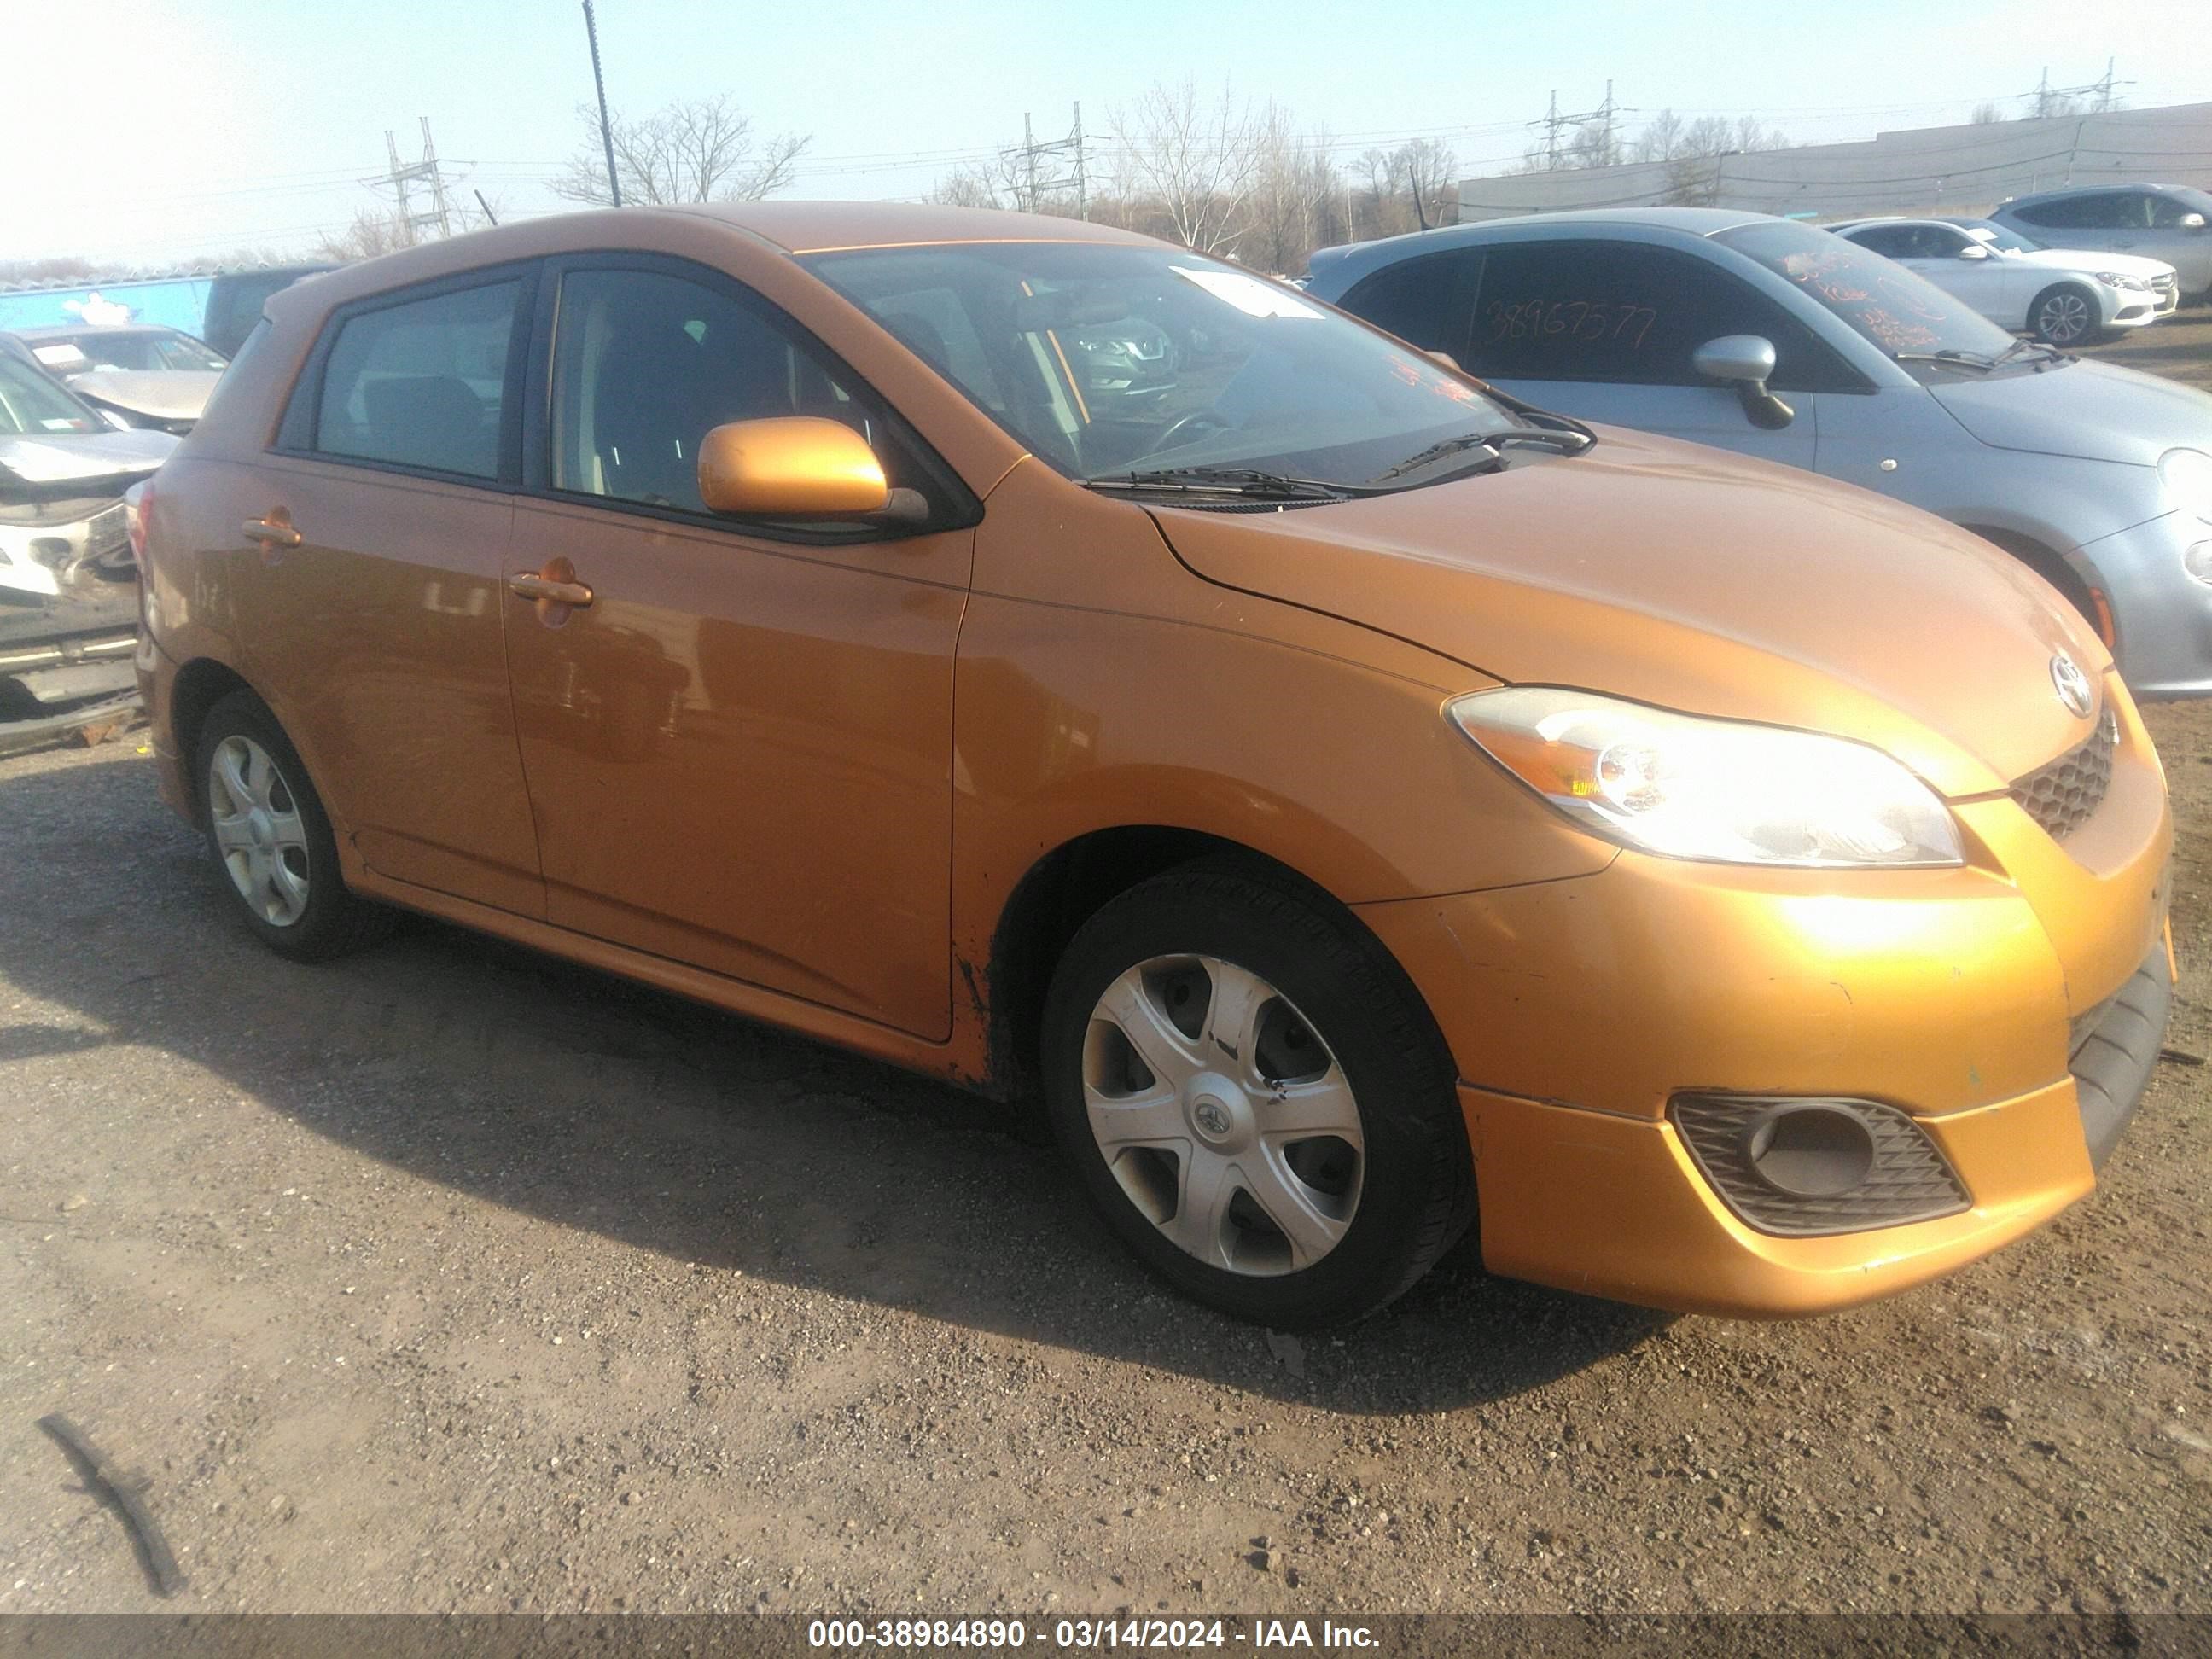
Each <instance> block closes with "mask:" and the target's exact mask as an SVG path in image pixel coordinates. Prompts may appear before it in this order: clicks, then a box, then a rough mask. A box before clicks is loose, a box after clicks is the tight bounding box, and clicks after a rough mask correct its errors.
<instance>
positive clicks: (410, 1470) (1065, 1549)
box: [0, 325, 2212, 1614]
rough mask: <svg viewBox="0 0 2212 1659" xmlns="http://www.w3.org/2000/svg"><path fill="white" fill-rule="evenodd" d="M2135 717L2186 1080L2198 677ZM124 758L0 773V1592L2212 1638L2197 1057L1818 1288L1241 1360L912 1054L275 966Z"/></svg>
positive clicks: (610, 987) (445, 942) (405, 951)
mask: <svg viewBox="0 0 2212 1659" xmlns="http://www.w3.org/2000/svg"><path fill="white" fill-rule="evenodd" d="M2202 326H2203V327H2205V330H2206V331H2207V333H2208V334H2212V325H2202ZM2160 332H2161V333H2163V332H2164V330H2163V329H2161V331H2160ZM2175 337H2176V338H2178V331H2177V334H2176V336H2175ZM2163 343H2165V342H2160V341H2152V342H2148V343H2146V349H2157V348H2158V347H2160V345H2162V344H2163ZM2152 713H2153V725H2154V731H2155V732H2156V734H2157V736H2158V738H2159V741H2160V745H2161V750H2162V752H2163V753H2164V755H2165V757H2166V764H2167V768H2168V770H2169V774H2170V776H2171V779H2172V784H2173V786H2174V790H2175V795H2176V802H2177V809H2178V814H2179V823H2180V835H2181V844H2180V851H2179V868H2178V872H2177V881H2176V898H2175V911H2174V917H2175V929H2176V933H2177V936H2178V939H2179V945H2180V949H2181V957H2182V962H2183V968H2184V975H2183V982H2182V985H2181V988H2180V996H2179V1002H2178V1005H2177V1007H2176V1012H2175V1018H2174V1021H2173V1024H2172V1029H2171V1030H2170V1031H2169V1034H2168V1037H2167V1041H2168V1042H2169V1043H2171V1044H2172V1047H2173V1048H2174V1049H2176V1050H2177V1051H2180V1052H2182V1053H2184V1054H2188V1055H2203V1054H2208V1053H2212V705H2203V706H2196V707H2189V708H2160V709H2155V710H2154V711H2152ZM135 744H136V740H135V739H132V740H128V741H125V742H124V743H121V744H111V745H109V746H107V747H106V748H102V749H99V750H90V751H86V750H50V751H47V752H45V753H41V754H37V755H29V756H23V757H16V758H13V759H9V760H5V761H0V854H4V855H0V1114H4V1117H0V1122H4V1126H5V1142H4V1150H3V1151H0V1612H21V1611H31V1610H61V1609H68V1610H78V1611H107V1610H118V1611H119V1610H132V1609H141V1608H148V1609H150V1608H153V1607H161V1606H164V1605H167V1606H175V1607H186V1608H191V1609H193V1610H218V1609H252V1610H263V1611H270V1610H446V1609H465V1610H484V1611H492V1610H505V1609H508V1608H526V1609H533V1610H534V1609H556V1610H569V1609H591V1610H612V1609H617V1608H629V1609H654V1610H712V1609H738V1610H743V1609H750V1608H754V1607H766V1608H769V1609H774V1610H776V1611H811V1610H851V1611H866V1612H870V1613H889V1614H896V1613H902V1612H912V1611H915V1610H918V1609H923V1608H927V1609H931V1610H942V1609H960V1610H963V1611H975V1612H981V1611H988V1610H994V1609H996V1610H1001V1611H1010V1612H1024V1613H1051V1612H1055V1611H1057V1612H1073V1611H1110V1610H1113V1609H1115V1608H1119V1607H1129V1608H1132V1609H1134V1610H1137V1611H1146V1610H1152V1609H1158V1608H1171V1609H1175V1610H1178V1611H1182V1610H1200V1609H1210V1610H1223V1611H1227V1610H1250V1611H1266V1610H1279V1611H1283V1612H1286V1613H1309V1614H1310V1613H1325V1612H1330V1611H1335V1610H1342V1609H1355V1610H1358V1611H1362V1612H1383V1611H1389V1610H1395V1609H1421V1610H1438V1611H1444V1610H1478V1609H1505V1608H1510V1609H1525V1610H1550V1609H1566V1608H1573V1609H1581V1610H1619V1611H1627V1610H1635V1611H1647V1612H1656V1611H1674V1610H1686V1609H1718V1608H1746V1607H1747V1608H1784V1607H1789V1608H1808V1609H1830V1608H1836V1609H1871V1610H1887V1609H1899V1608H1913V1609H1924V1610H1946V1611H1965V1610H1978V1609H1996V1608H2007V1609H2011V1608H2018V1609H2042V1608H2057V1609H2062V1610H2063V1609H2069V1608H2082V1609H2092V1610H2104V1609H2110V1608H2114V1607H2125V1608H2129V1609H2136V1610H2154V1609H2181V1610H2190V1611H2199V1612H2204V1611H2212V1328H2208V1322H2207V1320H2206V1317H2205V1310H2206V1290H2205V1286H2206V1285H2208V1284H2212V1233H2208V1228H2207V1220H2206V1204H2205V1196H2204V1195H2205V1193H2206V1191H2207V1189H2208V1186H2212V1069H2208V1068H2204V1067H2202V1066H2192V1065H2189V1064H2186V1063H2184V1062H2183V1061H2180V1060H2176V1061H2173V1062H2171V1063H2168V1064H2165V1065H2162V1066H2160V1069H2159V1072H2158V1074H2157V1077H2156V1079H2155V1081H2154V1087H2153V1090H2152V1092H2151V1094H2150V1096H2149V1097H2148V1100H2147V1102H2146V1103H2145V1104H2144V1106H2143V1109H2142V1113H2141V1115H2140V1116H2139V1117H2138V1119H2137V1121H2136V1124H2135V1126H2134V1127H2133V1128H2132V1130H2131V1131H2130V1134H2129V1136H2128V1138H2127V1139H2125V1140H2124V1142H2123V1143H2122V1146H2121V1147H2120V1149H2119V1151H2118V1153H2117V1154H2116V1156H2115V1157H2114V1158H2113V1161H2112V1164H2111V1166H2110V1167H2109V1169H2108V1170H2107V1171H2106V1182H2105V1184H2104V1185H2103V1186H2102V1187H2101V1188H2100V1190H2099V1191H2098V1192H2097V1193H2096V1194H2094V1196H2093V1197H2092V1198H2091V1199H2089V1200H2087V1201H2085V1202H2084V1203H2082V1204H2081V1205H2079V1206H2076V1207H2075V1209H2073V1210H2072V1211H2070V1212H2068V1213H2067V1214H2065V1215H2064V1216H2063V1217H2061V1218H2059V1219H2058V1220H2057V1222H2056V1223H2055V1224H2054V1225H2051V1226H2050V1227H2049V1228H2047V1229H2045V1231H2042V1232H2041V1233H2039V1234H2038V1235H2037V1236H2035V1237H2033V1238H2031V1239H2028V1240H2027V1241H2025V1242H2023V1243H2020V1244H2017V1245H2015V1246H2014V1247H2013V1248H2011V1249H2008V1250H2006V1251H2004V1252H2003V1253H2002V1254H2001V1255H1998V1256H1997V1257H1996V1258H1995V1259H1993V1260H1992V1261H1988V1262H1986V1263H1984V1264H1982V1265H1980V1266H1978V1267H1973V1268H1971V1269H1969V1270H1967V1271H1966V1272H1964V1273H1960V1274H1959V1275H1957V1276H1956V1277H1954V1278H1953V1279H1948V1280H1947V1281H1945V1282H1943V1283H1941V1284H1938V1285H1933V1286H1930V1287H1928V1288H1925V1289H1923V1290H1921V1291H1917V1292H1914V1293H1912V1294H1910V1295H1907V1296H1905V1297H1900V1298H1898V1299H1896V1300H1894V1301H1891V1302H1888V1303H1885V1304H1879V1305H1876V1306H1875V1307H1872V1308H1869V1309H1865V1310H1860V1311H1858V1312H1855V1313H1851V1314H1848V1315H1844V1316H1836V1317H1831V1318H1826V1319H1823V1320H1819V1321H1815V1322H1807V1323H1801V1324H1793V1325H1778V1326H1772V1325H1770V1326H1762V1325H1749V1324H1735V1323H1729V1322H1720V1321H1715V1320H1708V1319H1682V1320H1669V1319H1668V1318H1666V1317H1664V1316H1657V1315H1650V1314H1645V1313H1641V1312H1638V1311H1636V1310H1630V1309H1626V1308H1621V1307H1618V1306H1614V1305H1611V1304H1605V1303H1600V1302H1594V1301H1589V1300H1584V1299H1581V1298H1577V1297H1571V1296H1566V1295H1560V1294H1555V1293H1553V1292H1550V1291H1539V1290H1534V1289H1531V1288H1528V1287H1525V1286H1519V1285H1510V1284H1506V1283H1503V1282H1500V1281H1497V1280H1492V1279H1488V1278H1487V1277H1486V1276H1485V1275H1484V1274H1483V1273H1481V1271H1480V1267H1479V1266H1478V1264H1477V1263H1476V1262H1475V1261H1474V1259H1473V1257H1472V1255H1471V1254H1470V1253H1469V1252H1468V1251H1466V1250H1464V1249H1463V1250H1462V1252H1461V1253H1460V1255H1458V1256H1456V1257H1455V1258H1454V1259H1453V1260H1451V1261H1447V1262H1446V1263H1445V1264H1444V1265H1443V1267H1442V1268H1441V1269H1440V1270H1439V1271H1438V1272H1437V1273H1435V1274H1433V1275H1432V1276H1431V1278H1430V1279H1428V1280H1427V1281H1425V1283H1424V1284H1423V1285H1421V1286H1420V1287H1419V1288H1418V1289H1417V1290H1416V1291H1414V1292H1413V1294H1412V1295H1410V1296H1409V1297H1407V1298H1406V1299H1405V1300H1404V1301H1403V1302H1402V1303H1401V1304H1398V1305H1397V1306H1396V1307H1395V1308H1394V1309H1393V1310H1390V1311H1389V1313H1387V1314H1386V1315H1384V1316H1382V1317H1381V1318H1379V1319H1377V1320H1375V1321H1373V1322H1370V1323H1368V1324H1366V1325H1364V1326H1362V1327H1359V1328H1356V1329H1354V1330H1352V1331H1351V1332H1348V1333H1345V1334H1340V1335H1338V1336H1335V1337H1319V1338H1311V1339H1308V1340H1305V1341H1304V1342H1303V1343H1291V1342H1289V1341H1286V1340H1283V1339H1279V1338H1270V1337H1269V1336H1268V1335H1267V1334H1265V1333H1262V1332H1260V1331H1256V1330H1253V1329H1249V1328H1243V1327H1240V1326H1236V1325H1232V1324H1230V1323H1228V1322H1225V1321H1222V1320H1220V1319H1218V1318H1216V1317H1214V1316H1212V1315H1210V1314H1207V1313H1206V1312H1203V1311H1201V1310H1198V1309H1195V1308H1194V1307H1191V1306H1188V1305H1187V1304H1182V1303H1180V1302H1178V1301H1176V1300H1175V1299H1173V1298H1172V1297H1169V1296H1167V1295H1165V1294H1164V1293H1162V1292H1161V1291H1157V1290H1156V1289H1154V1288H1153V1287H1152V1285H1151V1284H1150V1282H1149V1281H1147V1280H1146V1279H1145V1278H1144V1277H1143V1276H1142V1275H1141V1274H1140V1273H1139V1272H1138V1271H1137V1270H1136V1269H1135V1268H1134V1267H1133V1266H1131V1265H1130V1263H1129V1262H1128V1261H1127V1260H1126V1259H1125V1258H1124V1257H1123V1256H1122V1255H1121V1253H1120V1252H1119V1251H1118V1250H1117V1249H1115V1247H1114V1246H1113V1245H1112V1244H1111V1243H1110V1242H1109V1240H1108V1239H1107V1238H1106V1237H1104V1235H1103V1233H1102V1231H1100V1230H1099V1229H1098V1228H1097V1227H1096V1226H1094V1225H1092V1224H1091V1222H1090V1221H1089V1220H1088V1219H1087V1218H1085V1215H1084V1214H1083V1213H1082V1212H1081V1211H1080V1208H1079V1202H1078V1200H1077V1197H1076V1195H1075V1194H1074V1192H1073V1188H1072V1187H1071V1186H1070V1185H1069V1184H1068V1183H1067V1182H1065V1181H1063V1180H1062V1178H1061V1176H1060V1174H1059V1172H1058V1170H1057V1169H1056V1167H1055V1166H1054V1162H1053V1160H1052V1158H1051V1156H1050V1155H1049V1154H1048V1152H1045V1151H1043V1150H1042V1149H1040V1148H1038V1147H1036V1146H1033V1145H1032V1144H1030V1141H1029V1140H1028V1139H1024V1137H1023V1136H1021V1135H1019V1134H1018V1133H1012V1132H1010V1131H1009V1129H1008V1128H1007V1127H1006V1125H1005V1123H1004V1121H1003V1120H1002V1119H1001V1118H1000V1116H999V1115H997V1114H996V1112H995V1111H994V1109H991V1108H988V1107H986V1106H983V1105H981V1104H980V1103H976V1102H975V1101H973V1100H971V1099H969V1097H965V1096H963V1095H960V1094H958V1093H957V1092H955V1091H951V1090H949V1089H945V1088H940V1087H938V1086H936V1085H932V1084H928V1083H926V1082H921V1081H918V1080H915V1079H911V1078H908V1077H906V1076H904V1075H902V1074H900V1073H895V1072H891V1071H889V1070H886V1069H884V1068H883V1067H880V1066H875V1065H872V1064H871V1063H868V1062H866V1061H863V1060H856V1059H853V1058H849V1057H847V1056H844V1055H842V1054H837V1053H836V1052H833V1051H831V1050H829V1049H826V1048H820V1047H817V1046H816V1045H813V1044H811V1043H808V1042H803V1041H800V1040H798V1039H795V1038H791V1037H787V1036H781V1035H778V1034H775V1033H774V1032H770V1031H767V1030H762V1029H759V1028H756V1027H752V1026H749V1025H746V1024H741V1023H739V1022H737V1021H734V1020H729V1019H725V1018H720V1017H718V1016H715V1015H713V1014H710V1013H707V1012H702V1011H700V1010H697V1009H695V1008H693V1007H690V1006H688V1005H685V1004H683V1003H680V1002H677V1001H675V1000H670V999H667V998H664V997H661V996H659V995H656V994H651V993H647V992H643V991H640V990H636V989H633V988H631V987H627V986H624V985H622V984H619V983H616V982H613V981H607V980H605V979H602V978H599V977H597V976H594V975H590V974H586V973H584V972H581V971H580V970H574V969H568V968H565V967H562V966H561V965H559V964H556V963H550V962H546V961H544V960H541V959H538V958H536V957H531V956H529V955H527V954H526V953H523V952H520V951H513V950H509V949H507V948H505V947H503V946H500V945H494V944H490V943H487V942H485V941H483V940H481V939H475V938H472V937H471V936H468V935H465V934H463V933H457V932H454V931H451V930H448V929H446V928H443V927H436V926H433V925H430V924H428V923H422V924H416V925H410V927H408V928H406V929H405V930H404V932H403V933H401V935H400V936H399V937H398V939H395V940H393V941H392V943H390V944H388V945H384V946H381V947H380V948H379V949H377V950H375V951H373V952H371V953H368V954H367V955H364V956H362V957H358V958H356V959H353V960H350V961H348V962H345V963H341V964H338V965H336V966H331V967H327V968H322V969H302V968H296V967H292V966H289V965H288V964H286V963H282V962H279V961H277V960H276V959H275V958H273V957H270V956H268V955H266V954H264V953H263V952H262V951H259V950H258V948H257V947H255V946H254V945H252V944H251V943H250V942H249V941H247V940H246V939H245V938H244V937H243V935H242V934H241V933H240V932H239V931H238V930H237V929H236V928H234V927H232V926H230V925H228V922H227V921H226V920H225V919H224V917H223V915H222V911H221V910H220V909H219V908H218V906H217V902H216V901H217V897H218V894H217V892H216V888H215V880H216V878H215V876H214V874H213V873H212V872H211V871H210V868H209V867H208V866H207V865H206V864H205V863H204V860H203V858H202V856H201V854H200V850H199V848H198V846H197V842H195V841H194V839H193V837H192V836H191V835H190V834H189V833H188V832H187V831H186V830H185V829H184V828H183V827H182V826H181V825H179V823H176V822H175V821H174V820H173V819H172V818H171V817H169V816H168V815H167V813H166V812H165V811H162V809H161V807H160V806H159V805H157V804H156V802H155V799H154V788H153V777H152V773H151V763H150V761H149V760H148V759H147V758H145V757H144V756H143V754H140V753H136V752H134V748H135ZM56 1410H60V1411H64V1412H66V1413H69V1414H70V1415H71V1416H72V1417H73V1418H75V1419H76V1421H77V1422H79V1423H80V1424H81V1425H82V1426H83V1427H84V1428H85V1429H87V1430H88V1431H90V1432H91V1433H92V1435H93V1436H94V1437H95V1438H96V1439H98V1440H99V1441H100V1442H101V1443H102V1444H103V1445H104V1446H105V1448H106V1449H107V1450H108V1451H109V1452H111V1453H112V1454H114V1455H116V1456H117V1457H118V1459H119V1460H121V1461H123V1462H135V1463H138V1464H140V1465H142V1466H143V1468H145V1469H146V1470H147V1471H148V1472H149V1474H151V1476H152V1477H153V1486H152V1488H151V1492H150V1494H149V1498H150V1502H151V1503H152V1504H153V1507H154V1509H155V1512H156V1513H157V1514H158V1515H159V1516H160V1517H161V1521H162V1522H163V1524H164V1525H165V1526H166V1528H167V1532H168V1535H169V1537H170V1539H171V1541H173V1544H174V1545H175V1547H176V1549H177V1553H178V1554H179V1557H180V1559H181V1561H182V1565H183V1567H184V1570H185V1572H186V1573H187V1574H189V1575H190V1577H191V1584H190V1586H189V1588H188V1589H186V1590H185V1592H184V1594H183V1595H182V1596H181V1597H179V1600H178V1601H175V1602H172V1603H167V1604H164V1603H161V1602H160V1601H156V1600H155V1598H154V1597H153V1595H152V1594H151V1592H150V1591H149V1588H148V1584H147V1581H146V1577H145V1575H144V1573H143V1571H142V1569H141V1567H140V1566H139V1565H138V1563H137V1561H136V1560H135V1559H134V1558H133V1555H132V1553H131V1547H130V1546H129V1544H128V1542H127V1541H126V1538H125V1534H124V1532H123V1530H122V1528H121V1527H120V1525H119V1523H118V1521H117V1519H116V1517H115V1516H114V1515H113V1513H112V1511H110V1510H106V1509H104V1508H102V1507H101V1505H100V1504H99V1503H98V1502H96V1501H95V1500H94V1498H92V1497H90V1496H88V1495H87V1494H86V1493H85V1492H84V1491H83V1490H82V1486H81V1485H80V1483H79V1481H78V1480H77V1479H76V1476H75V1475H74V1474H72V1472H71V1470H70V1466H69V1464H68V1462H66V1461H65V1459H64V1456H63V1455H62V1453H61V1451H60V1449H58V1446H57V1445H55V1444H54V1443H53V1442H52V1441H51V1440H50V1439H49V1438H48V1437H46V1435H45V1434H44V1433H42V1432H41V1431H40V1429H39V1428H38V1427H37V1426H35V1425H36V1420H37V1419H39V1418H40V1416H41V1415H42V1414H43V1413H48V1412H52V1411H56Z"/></svg>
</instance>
